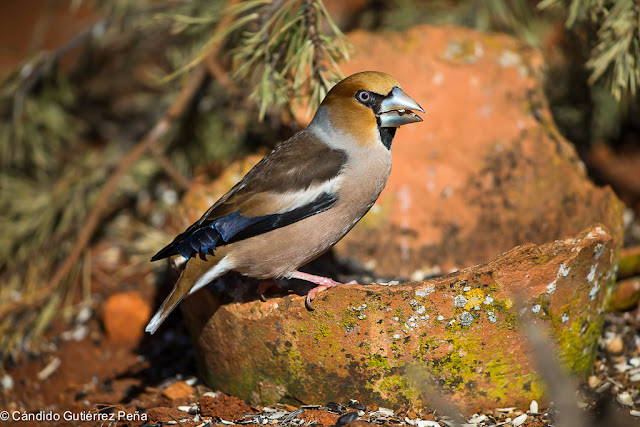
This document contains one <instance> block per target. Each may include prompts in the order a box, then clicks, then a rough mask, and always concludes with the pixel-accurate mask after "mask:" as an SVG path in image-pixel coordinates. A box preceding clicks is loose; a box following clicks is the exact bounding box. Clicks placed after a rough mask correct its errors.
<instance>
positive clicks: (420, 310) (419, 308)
mask: <svg viewBox="0 0 640 427" xmlns="http://www.w3.org/2000/svg"><path fill="white" fill-rule="evenodd" d="M425 311H427V309H426V308H424V305H421V306H420V307H418V309H417V310H416V313H418V314H424V312H425Z"/></svg>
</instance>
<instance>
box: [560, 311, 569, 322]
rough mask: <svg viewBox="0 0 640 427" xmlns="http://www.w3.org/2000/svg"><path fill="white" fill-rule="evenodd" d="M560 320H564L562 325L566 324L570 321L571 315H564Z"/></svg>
mask: <svg viewBox="0 0 640 427" xmlns="http://www.w3.org/2000/svg"><path fill="white" fill-rule="evenodd" d="M560 320H562V323H566V322H567V320H569V315H567V313H562V317H561V318H560Z"/></svg>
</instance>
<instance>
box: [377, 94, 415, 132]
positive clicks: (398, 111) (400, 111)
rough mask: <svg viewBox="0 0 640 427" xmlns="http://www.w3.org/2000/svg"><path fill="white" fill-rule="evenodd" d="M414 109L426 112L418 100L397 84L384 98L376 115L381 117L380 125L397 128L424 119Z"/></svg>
mask: <svg viewBox="0 0 640 427" xmlns="http://www.w3.org/2000/svg"><path fill="white" fill-rule="evenodd" d="M412 110H416V111H419V112H421V113H424V110H423V109H422V107H420V105H419V104H418V103H417V102H416V101H414V100H413V99H412V98H411V97H410V96H409V95H407V94H406V93H404V91H403V90H402V89H400V88H399V87H397V86H396V87H394V88H393V89H392V90H391V92H389V94H388V95H387V96H386V97H385V98H384V99H383V100H382V102H381V103H380V109H379V111H378V113H377V114H376V116H377V117H378V118H379V119H380V127H388V128H397V127H400V126H402V125H406V124H408V123H415V122H421V121H422V119H421V118H420V116H418V115H417V114H416V113H414V112H413V111H412Z"/></svg>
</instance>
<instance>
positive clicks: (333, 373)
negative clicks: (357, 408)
mask: <svg viewBox="0 0 640 427" xmlns="http://www.w3.org/2000/svg"><path fill="white" fill-rule="evenodd" d="M616 245H617V243H615V242H614V240H613V239H612V236H611V235H610V234H609V233H608V232H607V231H606V229H605V228H604V226H595V227H593V228H591V229H589V230H586V231H584V232H583V233H581V234H580V235H577V236H575V237H571V238H567V239H564V240H559V241H555V242H553V243H548V244H545V245H541V246H536V245H533V244H528V245H523V246H519V247H516V248H515V249H513V250H511V251H509V252H507V253H505V254H503V255H501V256H499V257H498V258H497V259H495V260H493V261H491V262H489V263H486V264H484V265H480V266H476V267H472V268H468V269H465V270H461V271H458V272H456V273H453V274H450V275H448V276H446V277H442V278H438V279H432V280H429V281H423V282H413V283H408V284H403V285H396V286H383V285H368V286H361V285H354V286H347V285H345V286H341V287H338V288H333V289H330V290H327V291H325V292H323V293H322V294H320V296H319V297H318V298H317V299H316V300H315V301H314V306H315V311H312V312H309V311H307V310H306V309H305V307H304V297H301V296H287V297H284V298H274V299H271V300H269V301H267V302H262V301H252V302H246V303H230V304H224V305H220V304H218V303H216V300H215V297H213V295H212V294H211V293H210V291H209V290H206V289H205V290H202V291H200V292H199V293H198V294H196V297H194V298H188V299H187V300H185V301H184V302H183V304H184V305H185V306H184V308H185V310H184V311H185V315H186V316H187V319H188V324H189V327H190V329H191V331H192V334H193V336H194V341H195V344H196V346H197V350H198V357H199V363H200V368H201V372H202V374H203V376H204V380H205V381H206V382H207V383H208V384H209V385H210V386H211V387H212V388H214V389H220V390H222V391H224V392H225V393H229V394H231V395H234V396H238V397H240V398H242V399H247V400H250V401H253V402H256V403H257V402H261V403H266V404H268V403H273V402H275V401H280V400H283V401H286V400H287V399H292V401H295V402H304V403H317V402H327V401H345V400H347V399H349V398H352V399H358V400H359V401H361V402H364V403H367V404H378V405H382V406H386V407H396V408H397V407H399V406H401V405H405V404H416V405H422V404H427V405H428V404H429V403H430V402H431V399H432V398H433V396H434V395H435V394H436V393H438V394H442V395H443V397H444V398H446V399H449V400H451V401H452V402H454V403H456V404H457V405H459V406H460V407H461V408H463V410H465V411H467V412H468V413H473V412H474V411H478V410H481V409H486V408H493V407H496V406H518V407H520V408H522V409H525V408H527V407H528V405H529V403H530V402H531V400H532V399H535V400H538V401H540V400H544V384H543V382H542V380H541V378H540V376H539V375H538V373H537V372H536V360H535V359H534V358H533V357H532V354H533V352H532V349H531V347H530V344H529V342H528V339H527V337H526V334H525V333H524V332H523V331H522V328H521V324H520V321H521V319H522V318H527V319H531V321H532V322H533V323H534V325H535V326H536V327H539V328H541V330H543V331H545V333H547V334H548V336H549V337H550V343H551V344H550V346H552V349H553V350H556V351H557V352H558V355H559V357H560V360H561V361H562V363H563V364H564V366H566V367H567V368H568V369H569V370H570V371H572V372H574V373H576V374H578V375H585V374H587V373H589V372H590V371H591V368H592V362H593V360H594V357H595V349H596V346H597V342H598V337H599V335H600V331H601V328H602V322H603V316H602V312H603V308H604V306H605V305H606V300H607V294H608V292H609V289H610V285H611V283H612V282H613V280H614V275H613V266H614V263H615V251H616V248H615V247H616ZM218 286H221V284H220V283H218ZM231 286H232V287H234V288H235V287H236V286H237V285H236V284H233V285H231ZM525 315H526V316H525ZM550 350H551V349H550Z"/></svg>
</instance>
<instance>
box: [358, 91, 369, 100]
mask: <svg viewBox="0 0 640 427" xmlns="http://www.w3.org/2000/svg"><path fill="white" fill-rule="evenodd" d="M370 96H371V95H369V92H366V91H361V92H358V101H360V102H367V101H368V100H369V98H370Z"/></svg>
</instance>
